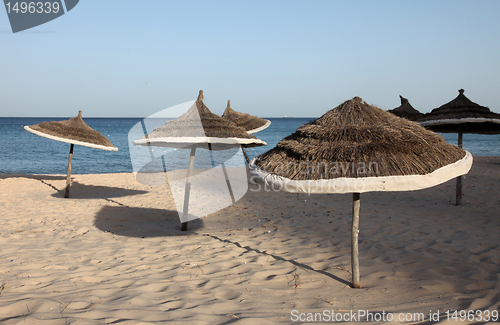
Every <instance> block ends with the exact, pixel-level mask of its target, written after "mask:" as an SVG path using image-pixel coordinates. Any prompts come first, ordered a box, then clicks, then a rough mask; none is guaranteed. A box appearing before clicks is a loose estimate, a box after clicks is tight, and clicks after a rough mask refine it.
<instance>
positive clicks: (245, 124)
mask: <svg viewBox="0 0 500 325" xmlns="http://www.w3.org/2000/svg"><path fill="white" fill-rule="evenodd" d="M222 118H224V119H226V120H229V121H231V122H233V123H234V124H236V125H237V126H239V127H242V128H244V129H245V130H246V131H247V132H248V133H250V134H252V133H256V132H259V131H262V130H264V129H267V128H268V127H269V125H271V121H269V120H266V119H263V118H260V117H257V116H254V115H250V114H247V113H241V112H237V111H235V110H234V109H232V108H231V101H230V100H228V101H227V107H226V109H225V110H224V114H222ZM243 154H244V155H245V159H246V160H247V162H249V159H248V155H247V153H246V151H245V148H243Z"/></svg>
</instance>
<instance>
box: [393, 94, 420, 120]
mask: <svg viewBox="0 0 500 325" xmlns="http://www.w3.org/2000/svg"><path fill="white" fill-rule="evenodd" d="M399 98H400V99H401V106H399V107H396V108H394V109H391V110H389V111H388V112H390V113H392V114H394V115H396V116H399V117H403V118H405V119H408V120H410V121H416V120H418V119H419V118H421V117H422V116H424V114H422V113H420V112H419V111H417V110H416V109H414V108H413V106H411V104H410V102H409V101H408V99H406V98H404V97H403V96H401V95H399Z"/></svg>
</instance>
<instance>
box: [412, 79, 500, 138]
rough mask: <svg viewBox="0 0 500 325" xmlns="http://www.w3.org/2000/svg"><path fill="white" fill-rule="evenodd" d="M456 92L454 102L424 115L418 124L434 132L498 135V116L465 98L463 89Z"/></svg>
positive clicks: (499, 128)
mask: <svg viewBox="0 0 500 325" xmlns="http://www.w3.org/2000/svg"><path fill="white" fill-rule="evenodd" d="M458 92H459V94H458V96H457V97H456V98H455V99H454V100H452V101H451V102H449V103H446V104H444V105H442V106H440V107H438V108H435V109H433V110H432V111H431V112H430V113H427V114H425V115H424V116H423V117H422V118H421V119H420V120H419V122H420V124H421V125H423V126H425V127H426V128H428V129H431V130H433V131H436V132H448V133H457V132H459V131H461V132H463V133H484V134H498V133H500V114H497V113H494V112H492V111H490V109H489V108H488V107H484V106H481V105H479V104H476V103H474V102H473V101H471V100H470V99H469V98H467V97H465V95H464V90H463V89H460V90H459V91H458ZM459 128H460V129H461V130H460V129H459Z"/></svg>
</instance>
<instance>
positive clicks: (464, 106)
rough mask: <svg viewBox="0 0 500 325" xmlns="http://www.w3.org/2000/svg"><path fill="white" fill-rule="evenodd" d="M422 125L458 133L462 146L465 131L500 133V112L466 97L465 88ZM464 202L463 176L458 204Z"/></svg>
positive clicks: (433, 112) (423, 118) (426, 116)
mask: <svg viewBox="0 0 500 325" xmlns="http://www.w3.org/2000/svg"><path fill="white" fill-rule="evenodd" d="M419 122H420V125H422V126H425V127H426V128H427V129H429V130H432V131H434V132H443V133H458V146H459V147H462V137H463V134H464V133H477V134H500V114H497V113H493V112H492V111H490V109H489V108H488V107H484V106H481V105H479V104H476V103H474V102H472V101H471V100H470V99H469V98H467V97H465V95H464V90H463V89H460V90H459V91H458V96H457V97H456V98H455V99H454V100H452V101H451V102H449V103H446V104H444V105H442V106H440V107H438V108H435V109H433V110H432V111H431V112H430V113H427V114H425V115H424V116H423V117H422V118H421V119H420V120H419ZM461 204H462V176H459V177H457V191H456V205H461Z"/></svg>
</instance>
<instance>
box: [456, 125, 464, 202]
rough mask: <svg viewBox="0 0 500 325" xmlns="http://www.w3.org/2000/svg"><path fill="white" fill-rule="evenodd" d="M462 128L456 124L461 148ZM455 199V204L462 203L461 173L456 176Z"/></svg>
mask: <svg viewBox="0 0 500 325" xmlns="http://www.w3.org/2000/svg"><path fill="white" fill-rule="evenodd" d="M462 138H463V130H462V125H459V126H458V146H459V147H460V148H462ZM456 193H457V195H456V196H457V200H456V205H462V175H460V176H458V177H457V192H456Z"/></svg>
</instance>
